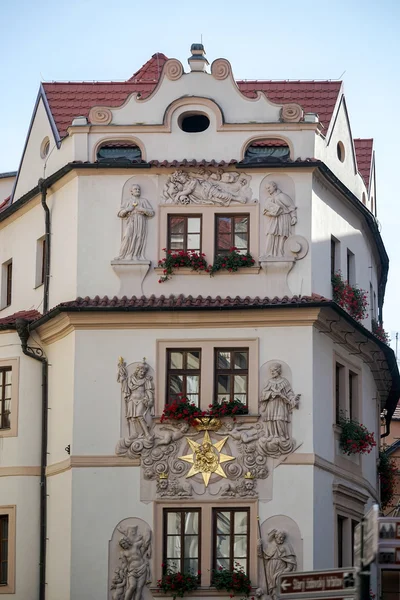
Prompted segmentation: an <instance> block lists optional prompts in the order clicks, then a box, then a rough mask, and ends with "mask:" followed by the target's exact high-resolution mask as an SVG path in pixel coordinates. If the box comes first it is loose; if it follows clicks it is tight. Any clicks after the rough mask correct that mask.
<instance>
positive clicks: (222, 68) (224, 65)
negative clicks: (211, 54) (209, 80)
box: [211, 58, 232, 81]
mask: <svg viewBox="0 0 400 600" xmlns="http://www.w3.org/2000/svg"><path fill="white" fill-rule="evenodd" d="M211 75H212V76H213V77H214V79H218V80H219V81H221V80H223V79H226V78H227V77H229V75H232V67H231V63H230V62H229V61H228V60H226V58H217V59H216V60H214V62H213V63H212V64H211Z"/></svg>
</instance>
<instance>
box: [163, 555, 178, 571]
mask: <svg viewBox="0 0 400 600" xmlns="http://www.w3.org/2000/svg"><path fill="white" fill-rule="evenodd" d="M165 562H166V564H167V567H169V568H170V569H172V570H173V571H175V572H176V573H177V572H178V571H180V570H181V563H180V560H176V559H175V560H173V559H170V558H167V560H166V561H165Z"/></svg>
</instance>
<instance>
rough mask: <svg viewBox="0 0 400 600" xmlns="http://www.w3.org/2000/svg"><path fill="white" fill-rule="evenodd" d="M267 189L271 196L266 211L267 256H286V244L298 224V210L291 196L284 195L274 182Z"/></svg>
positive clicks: (268, 184) (270, 182)
mask: <svg viewBox="0 0 400 600" xmlns="http://www.w3.org/2000/svg"><path fill="white" fill-rule="evenodd" d="M265 189H266V191H267V194H268V196H269V199H268V200H267V202H266V205H265V209H264V215H265V217H266V226H265V235H266V238H267V239H266V242H267V243H266V249H265V256H266V257H268V256H284V255H285V250H284V245H285V242H286V240H287V239H288V237H289V236H291V235H292V230H293V227H294V225H296V223H297V214H296V211H297V209H296V207H295V205H294V202H293V200H292V199H291V198H290V196H288V195H287V194H284V193H283V192H282V191H281V190H280V189H279V188H278V186H277V184H276V183H275V182H274V181H269V182H268V183H267V185H266V186H265Z"/></svg>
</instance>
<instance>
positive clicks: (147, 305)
mask: <svg viewBox="0 0 400 600" xmlns="http://www.w3.org/2000/svg"><path fill="white" fill-rule="evenodd" d="M325 302H327V303H331V302H332V301H331V300H328V299H327V298H324V297H323V296H319V295H318V294H313V295H312V296H293V297H291V298H289V297H288V296H284V297H283V298H277V297H275V298H260V297H259V296H256V297H255V298H250V297H249V296H246V297H245V298H241V297H239V296H236V297H235V298H231V297H230V296H227V297H226V298H222V297H221V296H216V297H215V298H212V297H211V296H207V297H206V298H203V296H196V297H193V296H183V295H182V294H181V295H179V296H173V295H171V296H154V295H153V296H150V297H149V298H147V297H146V296H141V297H140V298H139V297H137V296H132V298H127V297H126V296H124V297H123V298H117V297H116V296H114V297H113V298H109V297H108V296H104V297H103V298H100V296H95V297H94V298H89V297H88V296H87V297H86V298H77V299H76V300H72V301H71V302H62V303H61V304H59V305H58V306H56V307H55V309H54V310H56V309H64V310H68V309H74V308H75V309H79V310H80V309H82V308H89V309H90V308H92V309H137V310H146V309H147V310H151V309H156V310H157V309H171V308H174V309H179V308H181V309H185V308H187V309H196V308H209V309H221V308H264V307H268V306H287V305H292V306H293V305H299V304H301V305H308V304H309V305H313V304H319V303H325Z"/></svg>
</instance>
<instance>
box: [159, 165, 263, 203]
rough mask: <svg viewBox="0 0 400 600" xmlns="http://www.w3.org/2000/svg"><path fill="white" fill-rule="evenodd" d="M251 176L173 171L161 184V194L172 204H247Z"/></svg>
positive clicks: (201, 171)
mask: <svg viewBox="0 0 400 600" xmlns="http://www.w3.org/2000/svg"><path fill="white" fill-rule="evenodd" d="M250 180H251V177H250V175H246V174H244V173H236V172H224V171H222V169H219V170H217V171H216V172H212V171H208V170H206V169H200V170H199V171H197V172H189V173H186V172H184V171H175V173H172V174H171V175H170V176H169V177H168V180H167V182H166V184H165V185H164V190H163V195H164V198H165V199H166V200H167V201H170V202H172V203H174V204H217V205H221V206H229V205H230V204H231V202H238V203H239V204H246V202H249V201H250V200H251V197H252V190H251V189H250Z"/></svg>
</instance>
